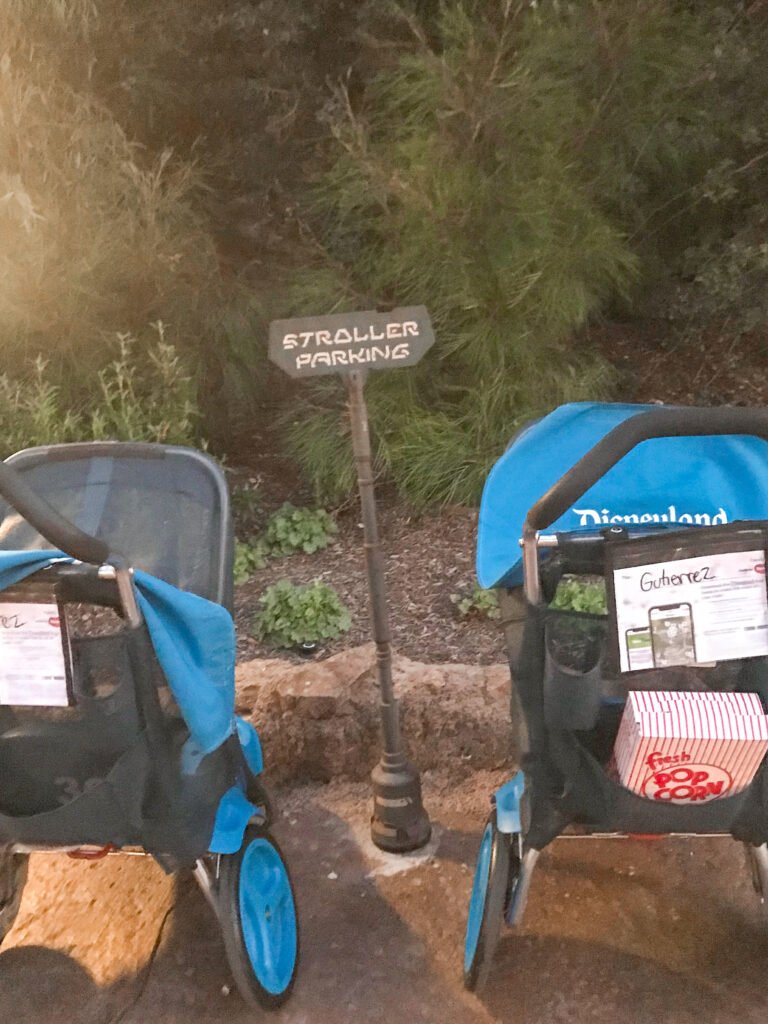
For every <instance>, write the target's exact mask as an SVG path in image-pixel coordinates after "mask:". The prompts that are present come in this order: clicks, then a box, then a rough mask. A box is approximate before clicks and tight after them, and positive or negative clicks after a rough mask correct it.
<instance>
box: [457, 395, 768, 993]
mask: <svg viewBox="0 0 768 1024" xmlns="http://www.w3.org/2000/svg"><path fill="white" fill-rule="evenodd" d="M521 538H522V539H521ZM713 545H714V547H713ZM521 548H522V551H521ZM715 549H717V550H718V551H730V550H731V549H734V550H736V551H742V552H743V551H746V550H747V549H750V550H751V552H752V553H753V554H755V553H757V555H759V554H760V552H762V553H763V557H762V558H761V559H760V558H756V560H755V566H754V571H755V572H756V573H758V574H760V573H762V574H763V575H759V576H758V577H755V576H754V575H753V576H752V578H751V582H750V583H749V585H750V586H751V587H752V588H753V590H752V592H754V586H755V583H754V581H755V579H759V581H760V582H758V583H757V598H758V599H759V600H760V601H761V602H762V604H763V606H765V603H766V602H765V585H764V582H763V581H764V579H765V576H764V574H765V552H767V551H768V411H766V410H763V409H743V408H742V409H739V408H723V409H694V408H660V407H658V406H627V405H599V404H574V405H567V406H563V407H561V408H560V409H558V410H556V411H555V412H553V413H552V414H550V415H549V416H547V417H545V418H544V419H542V420H539V421H537V422H535V423H533V424H530V425H529V426H528V427H526V428H524V429H523V430H522V431H521V432H520V433H519V434H518V435H517V436H516V437H515V438H514V439H513V442H512V443H511V444H510V446H509V448H508V449H507V452H506V454H505V455H504V456H503V457H502V458H501V459H500V460H499V462H498V463H497V464H496V466H495V467H494V468H493V470H492V471H491V473H490V475H489V477H488V480H487V482H486V486H485V490H484V494H483V499H482V505H481V511H480V522H479V536H478V551H477V565H478V576H479V579H480V582H481V584H482V585H483V586H486V587H497V588H499V590H498V594H499V604H500V608H501V613H502V620H503V622H504V629H505V636H506V640H507V649H508V655H509V659H510V668H511V672H512V683H513V685H512V701H511V714H512V722H513V727H514V729H513V731H514V742H515V747H516V755H517V759H518V763H519V765H520V770H519V771H518V772H517V774H516V775H515V776H514V777H513V778H512V779H511V780H510V781H509V782H507V783H506V784H505V785H503V786H502V787H501V788H500V789H499V790H498V791H497V792H496V793H495V794H494V796H493V798H492V813H491V815H490V818H489V820H488V822H487V824H486V826H485V829H484V832H483V835H482V840H481V844H480V852H479V856H478V861H477V867H476V871H475V878H474V884H473V889H472V896H471V902H470V907H469V916H468V922H467V932H466V941H465V948H464V983H465V986H466V987H467V988H468V989H471V990H473V989H477V988H478V987H479V986H480V985H481V984H482V983H483V982H484V980H485V978H486V977H487V974H488V971H489V968H490V965H491V960H492V958H493V955H494V951H495V948H496V944H497V941H498V938H499V933H500V929H501V925H502V922H506V924H507V925H509V926H515V925H517V924H519V923H520V921H521V919H522V915H523V912H524V909H525V904H526V899H527V895H528V891H529V886H530V884H531V875H532V872H533V869H534V865H535V863H536V860H537V858H538V856H539V853H540V851H541V850H543V849H544V848H545V847H546V846H547V845H548V844H549V843H551V842H552V841H553V840H554V839H555V838H557V837H558V836H559V835H560V834H561V833H563V832H564V831H568V832H571V833H573V832H575V833H576V834H579V835H587V836H598V837H599V836H607V835H610V836H616V835H626V834H644V835H649V834H650V835H660V834H661V835H663V834H683V835H699V836H700V835H705V834H706V835H711V834H718V835H731V836H733V838H734V839H737V840H739V841H740V842H742V843H744V844H745V846H746V850H747V854H748V859H749V861H750V863H751V867H752V879H753V883H754V885H755V888H756V890H757V892H758V893H759V894H760V897H761V899H763V900H764V898H765V895H766V894H767V893H768V846H767V845H766V842H767V841H768V770H767V769H766V765H765V761H764V762H763V764H762V765H761V767H760V768H759V769H758V771H757V773H756V774H755V776H754V778H753V779H752V782H751V783H750V784H749V785H748V787H747V788H746V789H743V790H742V791H741V792H737V793H734V795H730V796H722V797H719V798H717V799H709V800H707V801H702V802H692V803H682V802H680V803H673V802H664V801H660V800H658V799H650V798H648V797H646V796H643V795H639V794H638V793H637V792H636V791H632V790H630V789H628V788H625V787H624V786H623V785H622V784H621V783H620V781H619V780H618V778H617V776H616V772H615V765H613V764H612V753H613V750H614V743H615V740H616V735H617V730H618V727H619V722H620V719H621V716H622V712H623V710H624V705H625V702H626V698H627V693H628V691H630V690H644V689H646V690H648V689H656V690H667V691H670V690H672V691H681V690H710V691H735V692H737V693H738V692H743V693H753V694H754V693H756V694H758V695H759V698H760V701H761V703H762V705H763V710H765V708H766V707H768V655H767V654H766V653H765V652H766V651H768V645H766V646H759V647H756V648H755V650H760V651H762V652H763V653H759V654H756V655H755V656H749V657H734V656H733V655H732V654H731V656H730V657H729V656H728V654H729V650H728V649H727V648H726V649H724V650H725V654H724V656H722V657H721V659H720V660H719V661H716V662H715V661H714V660H713V659H708V660H707V662H706V663H703V659H702V663H699V662H698V661H697V660H696V657H695V656H691V657H673V658H668V659H667V660H666V661H665V660H664V658H663V657H661V658H660V659H659V658H657V657H656V648H655V646H654V647H653V651H651V650H650V647H646V649H645V650H640V648H639V646H638V645H639V644H640V639H641V638H639V637H637V636H633V634H635V633H639V630H626V631H624V630H623V629H620V628H619V627H618V626H617V621H618V615H619V612H618V611H617V607H618V605H617V601H616V599H615V595H614V594H612V590H611V587H612V586H613V583H612V581H613V580H614V574H615V572H616V571H617V570H616V568H615V567H617V566H621V565H628V564H630V562H628V561H626V560H627V559H628V558H629V556H631V559H630V561H631V564H632V565H633V566H636V565H640V566H641V567H642V566H644V565H651V564H659V563H662V562H664V561H665V560H666V559H672V560H674V559H676V558H678V559H679V558H681V557H683V556H684V555H686V554H691V553H693V554H694V555H697V554H699V553H700V552H706V551H708V550H715ZM622 559H624V561H623V562H622ZM564 576H565V577H568V578H570V579H573V578H574V577H576V578H577V579H578V578H579V577H581V578H582V579H587V580H590V579H593V580H597V582H598V583H599V582H600V578H602V580H604V581H605V584H606V590H607V595H608V601H607V604H606V610H605V613H603V612H602V611H601V612H599V613H594V612H591V613H590V612H586V611H575V610H573V609H572V608H571V609H561V608H560V607H558V606H557V604H558V602H557V601H553V598H554V597H555V594H556V593H557V589H558V586H559V584H560V583H561V581H562V580H563V577H564ZM521 584H522V585H523V588H524V599H523V600H521V598H520V594H519V587H520V585H521ZM739 585H740V584H739ZM612 598H613V600H612ZM664 607H669V608H672V605H669V606H664ZM652 611H656V609H652ZM646 628H647V629H648V630H650V631H651V632H652V631H653V623H651V625H650V626H647V627H646ZM758 628H762V629H763V630H766V628H768V618H766V619H765V622H764V623H763V624H762V625H761V626H759V627H758ZM625 632H626V645H627V647H626V650H625V651H622V649H621V645H622V643H623V642H624V640H625V635H624V634H625ZM679 635H681V634H680V632H679V631H678V636H679ZM763 636H765V633H763ZM643 642H644V643H646V642H647V637H646V638H645V639H643ZM729 642H730V641H729ZM763 643H764V641H761V644H763ZM653 644H655V640H654V641H653ZM640 655H642V657H643V658H645V659H646V660H640V661H639V662H638V661H637V660H636V661H635V663H634V664H633V662H632V658H633V656H634V657H635V658H636V659H637V658H638V657H640ZM627 658H629V663H627Z"/></svg>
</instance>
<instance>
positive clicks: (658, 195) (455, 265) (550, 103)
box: [288, 0, 768, 502]
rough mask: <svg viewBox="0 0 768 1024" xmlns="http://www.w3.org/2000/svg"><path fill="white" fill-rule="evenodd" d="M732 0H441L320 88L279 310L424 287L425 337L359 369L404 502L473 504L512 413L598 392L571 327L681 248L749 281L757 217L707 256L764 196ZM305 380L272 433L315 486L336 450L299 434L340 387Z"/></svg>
mask: <svg viewBox="0 0 768 1024" xmlns="http://www.w3.org/2000/svg"><path fill="white" fill-rule="evenodd" d="M752 6H753V7H754V5H752ZM748 7H749V5H744V4H737V5H736V6H735V8H734V10H733V11H730V10H728V9H727V8H726V7H725V6H724V5H722V4H721V3H715V2H710V0H703V2H702V3H700V4H696V5H691V4H678V3H675V4H665V3H662V2H659V0H643V2H641V3H635V2H633V0H606V2H603V3H599V4H598V3H591V2H590V3H588V2H578V0H575V2H569V3H539V4H512V3H504V4H479V3H474V2H466V0H462V2H459V0H450V2H447V3H445V4H443V5H441V6H440V12H441V13H440V14H439V16H437V17H436V18H434V19H433V18H432V16H431V15H430V19H429V25H428V27H427V28H426V29H425V27H424V26H423V25H421V24H420V23H419V21H418V17H415V16H414V15H413V14H410V15H405V14H404V15H403V19H402V21H401V23H400V24H399V25H397V26H390V28H389V32H390V38H391V41H392V43H393V46H392V49H391V50H389V51H388V52H390V53H396V54H397V55H398V57H397V60H396V62H395V63H389V64H386V62H385V61H384V60H383V59H382V58H381V57H380V56H379V57H378V60H379V64H378V66H379V68H380V69H381V70H380V73H379V74H378V76H376V77H375V78H374V79H373V80H372V81H369V82H366V83H365V84H364V88H362V89H360V88H358V90H357V91H356V92H355V93H354V94H352V93H348V92H345V91H344V90H340V91H339V92H338V93H337V95H336V97H335V99H334V101H333V102H332V103H331V104H330V105H329V108H328V110H327V115H326V116H327V120H328V122H329V124H330V129H331V133H332V135H333V137H334V140H335V144H336V149H335V151H334V153H333V155H332V158H333V165H332V166H331V168H330V169H329V171H328V172H327V173H326V174H325V176H324V177H323V179H322V181H321V182H320V184H319V186H318V187H317V188H316V189H315V190H314V191H313V192H312V194H311V196H310V197H309V199H308V203H307V207H306V220H307V223H308V230H309V231H311V237H312V240H313V243H316V256H315V262H314V265H313V266H309V267H308V268H307V269H306V270H305V271H303V272H301V273H299V274H297V275H296V277H295V287H294V292H293V296H292V302H291V304H290V307H291V308H290V312H293V313H302V312H303V313H317V312H324V311H333V310H339V309H350V308H352V309H354V308H359V309H365V308H372V307H374V306H375V307H387V306H395V305H399V304H409V303H422V302H423V303H425V304H426V305H427V307H428V309H429V310H430V313H431V315H432V319H433V322H434V325H435V328H436V334H437V343H436V345H435V346H434V347H433V349H432V350H431V351H430V352H429V353H428V354H427V356H426V357H425V359H424V360H423V361H422V363H421V364H419V366H417V367H415V368H413V369H410V370H409V371H408V372H407V373H406V372H403V373H399V374H394V373H393V374H374V375H372V378H371V380H370V382H369V385H368V396H369V403H370V413H371V423H372V429H373V434H374V438H375V442H376V445H377V450H378V456H379V459H380V460H381V462H382V463H383V464H385V465H386V466H387V468H388V469H389V471H390V472H391V473H392V474H393V476H394V478H395V480H396V481H397V483H398V484H399V486H400V487H401V488H402V489H403V490H404V491H405V492H406V493H407V494H408V495H409V496H410V497H412V498H414V499H416V500H418V501H428V500H443V501H446V500H447V501H461V502H472V501H475V500H476V499H477V498H478V496H479V492H480V487H481V484H482V482H483V480H484V478H485V476H486V474H487V471H488V469H489V467H490V465H491V463H492V462H493V460H494V459H495V458H496V457H497V456H498V454H499V453H500V452H501V451H502V450H503V448H504V445H505V444H506V442H507V440H508V438H509V436H510V435H511V434H512V433H513V432H514V430H515V429H517V427H519V426H520V425H521V424H522V423H523V422H525V421H526V420H528V419H531V418H534V417H536V416H539V415H541V414H542V413H545V412H547V411H549V410H550V409H551V408H553V407H554V406H556V405H558V404H560V403H561V402H564V401H569V400H581V399H589V400H593V399H597V398H600V397H602V396H605V395H607V394H608V393H609V391H610V388H611V386H612V376H611V374H610V372H609V371H608V369H607V368H606V367H605V365H604V364H602V363H601V362H600V360H599V359H597V358H596V357H595V356H594V355H593V354H591V353H589V352H586V351H584V350H583V349H580V348H579V347H578V345H576V344H575V343H574V341H573V339H574V338H576V337H577V336H578V329H579V328H580V327H581V326H582V325H584V324H585V323H586V321H587V320H588V318H589V317H590V316H593V315H594V314H596V313H598V312H601V311H610V310H611V309H614V310H615V309H616V308H627V307H628V306H631V305H632V304H636V303H637V302H638V301H639V298H640V293H641V289H648V288H650V287H652V286H654V285H656V284H657V283H658V282H659V281H664V280H665V279H666V278H669V277H672V276H674V275H676V274H678V275H679V274H683V273H684V270H683V268H682V267H681V256H682V253H683V250H684V249H685V248H686V247H687V248H689V249H691V250H692V251H695V250H698V251H699V252H700V253H701V256H700V258H699V259H698V266H694V267H693V268H692V269H689V270H688V271H687V272H688V273H692V274H694V275H695V276H697V277H698V278H700V280H701V284H702V288H706V287H707V282H708V281H709V280H710V279H712V278H713V277H714V276H715V275H716V274H717V279H718V287H720V289H721V290H723V288H727V287H728V286H729V282H730V281H731V280H735V281H736V283H737V285H738V282H739V281H742V282H743V281H744V280H745V277H744V275H739V274H738V272H736V273H734V271H738V269H739V267H742V266H747V268H748V269H749V280H750V288H751V290H752V291H753V292H754V293H755V294H761V292H760V288H761V286H762V282H763V280H764V273H765V271H764V264H765V261H764V254H763V252H762V250H761V249H760V245H761V244H762V243H763V242H764V241H765V230H764V227H763V228H760V231H759V232H758V234H759V236H760V237H759V238H758V239H757V240H755V241H754V244H753V243H752V242H750V243H749V245H750V247H749V249H748V250H747V249H744V248H742V249H741V250H740V251H739V252H738V253H735V254H734V255H733V257H732V258H730V260H729V261H727V262H728V265H727V266H726V267H725V275H726V276H725V280H723V273H722V272H721V271H720V270H718V269H717V267H716V265H715V264H713V263H710V262H708V258H709V253H710V251H712V250H713V251H714V252H715V253H718V254H719V253H721V252H722V251H723V246H724V244H726V251H727V240H728V238H729V237H730V235H731V234H732V232H733V231H734V229H735V228H737V227H738V224H739V223H740V222H742V221H743V218H744V216H745V215H746V211H747V209H748V208H749V207H750V204H751V207H752V209H753V210H754V209H755V208H762V209H763V210H765V209H766V201H765V198H764V197H765V194H766V191H765V187H764V186H765V184H766V183H767V182H766V175H768V161H766V160H763V159H762V157H763V156H764V155H765V150H766V142H767V141H768V136H767V135H766V131H765V124H766V123H768V109H767V108H768V100H767V99H766V96H767V95H768V94H766V92H765V89H764V83H763V82H762V78H761V76H760V75H759V74H756V73H755V69H756V68H758V67H764V66H765V55H766V53H768V43H767V42H766V37H767V36H768V31H767V30H766V25H765V24H764V23H765V19H764V17H763V16H762V15H761V14H760V13H759V12H757V8H755V12H756V13H755V14H754V17H753V16H751V15H750V14H749V11H748ZM416 9H417V10H425V9H426V8H424V6H423V5H416ZM401 10H402V11H405V8H404V7H401ZM430 10H434V5H432V6H431V7H430ZM750 10H751V8H750ZM385 34H386V31H384V30H383V31H382V33H377V35H378V36H381V35H385ZM381 52H382V48H381V47H380V48H379V50H378V51H377V54H379V55H380V53H381ZM747 97H748V99H747ZM734 154H738V155H737V156H736V157H734ZM724 159H732V160H733V166H730V167H725V169H724V170H723V171H722V173H721V175H720V177H721V178H722V179H723V184H724V185H725V186H727V187H723V188H718V182H717V181H716V180H713V174H712V170H713V168H718V167H722V166H723V160H724ZM715 177H716V176H715ZM765 223H768V221H766V222H765ZM744 244H745V245H746V244H747V243H746V241H745V243H744ZM731 305H732V306H733V302H732V303H731ZM761 307H762V302H759V303H757V304H755V303H754V302H752V303H751V304H750V309H752V310H754V309H758V310H759V309H760V308H761ZM755 315H756V314H754V312H753V313H752V314H751V316H752V318H753V321H754V316H755ZM307 391H308V392H309V395H310V397H309V405H310V408H312V406H314V408H312V414H311V415H312V419H313V420H314V421H315V423H317V424H318V429H317V430H314V429H313V427H312V425H311V423H310V424H308V423H307V421H306V420H305V419H303V420H302V423H301V426H300V428H298V427H297V428H296V429H294V430H293V431H290V432H289V435H288V443H289V445H290V446H291V450H292V451H293V452H294V454H295V455H296V456H297V457H298V458H299V459H300V461H301V464H302V466H303V468H304V470H305V471H306V472H307V473H308V474H309V475H310V476H311V477H312V479H313V480H314V481H315V483H316V485H318V486H319V487H323V486H327V485H328V483H329V482H330V483H331V485H333V481H334V480H340V479H342V478H343V479H344V480H345V481H349V461H348V456H347V454H346V452H345V451H344V449H343V448H342V447H335V446H334V445H333V444H332V443H331V442H330V441H329V440H326V441H324V443H323V445H322V447H318V448H317V449H316V448H315V447H314V446H312V445H311V444H309V443H307V441H306V439H307V438H310V437H313V436H318V435H322V434H326V428H328V427H330V428H331V429H334V428H335V429H336V430H338V427H337V426H336V425H337V424H339V423H342V422H343V418H342V415H341V412H342V409H343V402H344V393H343V389H342V388H341V387H336V388H335V389H334V386H333V384H326V383H323V384H318V385H317V386H315V387H312V388H309V389H307ZM305 394H306V392H305ZM320 425H321V426H320ZM326 436H327V435H326ZM331 489H332V490H333V486H332V487H331Z"/></svg>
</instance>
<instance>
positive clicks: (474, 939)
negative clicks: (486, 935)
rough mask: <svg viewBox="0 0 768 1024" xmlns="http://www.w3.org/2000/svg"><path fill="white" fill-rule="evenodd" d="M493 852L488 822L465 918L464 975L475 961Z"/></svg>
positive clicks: (490, 828)
mask: <svg viewBox="0 0 768 1024" xmlns="http://www.w3.org/2000/svg"><path fill="white" fill-rule="evenodd" d="M492 851H493V825H491V823H490V822H489V823H488V824H487V825H486V826H485V831H484V832H483V838H482V841H481V843H480V852H479V853H478V855H477V867H476V868H475V880H474V882H473V884H472V898H471V899H470V901H469V916H468V917H467V937H466V940H465V942H464V973H465V974H466V973H468V972H469V971H470V970H471V968H472V962H473V960H474V959H475V953H476V951H477V943H478V941H479V939H480V929H481V928H482V926H483V914H484V912H485V900H486V896H487V894H488V875H489V873H490V869H491V853H492Z"/></svg>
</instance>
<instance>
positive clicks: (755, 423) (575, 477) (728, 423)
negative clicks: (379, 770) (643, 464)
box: [526, 407, 768, 530]
mask: <svg viewBox="0 0 768 1024" xmlns="http://www.w3.org/2000/svg"><path fill="white" fill-rule="evenodd" d="M716 434H736V435H739V434H748V435H752V436H754V437H761V438H764V439H766V440H768V409H762V408H736V407H727V408H722V409H695V408H690V409H652V410H650V411H649V412H642V413H638V415H637V416H631V417H630V418H629V419H626V420H624V422H623V423H620V424H619V425H618V426H616V427H614V428H613V430H611V431H610V432H609V433H608V434H606V435H605V437H604V438H602V440H600V441H598V443H597V444H596V445H595V446H594V447H593V448H590V450H589V451H588V452H587V454H586V455H584V456H583V458H581V459H580V460H579V461H578V462H577V463H576V464H575V465H574V466H572V467H571V468H570V469H569V470H568V472H567V473H564V474H563V476H561V477H560V479H559V480H558V481H557V483H556V484H553V485H552V487H550V489H549V490H548V491H547V493H546V494H544V495H542V497H541V498H539V500H538V501H537V502H536V504H535V505H533V507H532V508H531V509H530V510H529V512H528V515H527V517H526V526H527V527H528V529H529V530H546V529H547V527H549V526H551V525H552V523H554V522H555V520H557V519H559V518H560V516H562V515H564V514H565V513H566V512H567V511H568V509H569V508H570V507H571V506H572V505H573V503H574V502H575V501H578V500H579V498H580V497H581V496H582V495H583V494H584V493H585V492H586V491H588V490H589V488H590V487H593V486H594V485H595V484H596V483H597V482H598V480H600V478H601V477H603V476H605V474H606V473H607V472H608V470H609V469H611V468H612V467H613V466H615V465H616V463H617V462H619V461H620V460H621V459H623V458H624V456H625V455H627V454H628V453H629V452H630V451H631V450H632V449H633V448H634V447H635V446H636V445H638V444H640V443H641V442H642V441H649V440H650V439H651V438H654V437H702V436H712V435H716Z"/></svg>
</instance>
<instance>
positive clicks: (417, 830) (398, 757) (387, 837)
mask: <svg viewBox="0 0 768 1024" xmlns="http://www.w3.org/2000/svg"><path fill="white" fill-rule="evenodd" d="M347 381H348V384H349V418H350V423H351V426H352V448H353V451H354V455H355V466H356V469H357V485H358V489H359V491H360V506H361V509H362V517H363V536H364V546H365V557H366V563H367V568H368V589H369V594H370V602H371V625H372V628H373V639H374V642H375V644H376V673H377V676H378V681H379V707H380V710H381V730H382V735H383V740H384V754H383V757H382V759H381V761H380V762H379V763H378V765H377V766H376V767H375V768H374V770H373V773H372V775H371V780H372V782H373V817H372V819H371V836H372V838H373V841H374V843H375V844H376V845H377V846H378V847H380V848H381V849H383V850H389V851H392V852H396V853H404V852H406V851H408V850H416V849H418V848H419V847H421V846H423V845H424V844H425V843H426V842H427V841H428V840H429V836H430V833H431V826H430V823H429V818H428V816H427V813H426V811H425V810H424V808H423V806H422V802H421V783H420V781H419V775H418V772H417V771H416V769H415V768H414V767H413V766H412V765H411V764H409V763H408V760H407V759H406V756H405V752H404V750H403V741H402V735H401V732H400V714H399V709H398V705H397V700H396V699H395V693H394V686H393V682H392V636H391V633H390V629H389V616H388V614H387V594H386V584H385V582H384V560H383V557H382V552H381V542H380V540H379V529H378V524H377V521H376V496H375V493H374V481H373V460H372V458H371V439H370V435H369V432H368V412H367V409H366V406H365V395H364V392H363V387H364V384H365V371H360V370H355V371H354V372H353V373H351V374H349V376H348V377H347Z"/></svg>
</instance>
